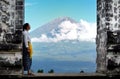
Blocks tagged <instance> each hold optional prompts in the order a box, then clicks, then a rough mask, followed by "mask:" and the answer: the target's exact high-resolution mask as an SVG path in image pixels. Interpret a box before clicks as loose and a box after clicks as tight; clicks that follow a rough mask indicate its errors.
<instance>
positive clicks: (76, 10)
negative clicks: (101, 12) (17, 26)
mask: <svg viewBox="0 0 120 79" xmlns="http://www.w3.org/2000/svg"><path fill="white" fill-rule="evenodd" d="M65 16H67V17H71V18H72V19H74V20H76V21H78V22H79V21H80V20H81V19H83V20H85V21H88V22H93V23H96V0H25V23H26V22H27V23H29V24H30V25H31V31H33V30H35V29H37V28H38V27H40V26H42V25H44V24H46V23H48V22H50V21H52V20H54V19H56V18H58V17H65Z"/></svg>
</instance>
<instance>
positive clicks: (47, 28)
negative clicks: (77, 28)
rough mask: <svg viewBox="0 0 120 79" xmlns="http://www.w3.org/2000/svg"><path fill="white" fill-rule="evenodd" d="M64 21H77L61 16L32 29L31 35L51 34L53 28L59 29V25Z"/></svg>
mask: <svg viewBox="0 0 120 79" xmlns="http://www.w3.org/2000/svg"><path fill="white" fill-rule="evenodd" d="M64 21H70V22H71V23H77V22H76V21H75V20H73V19H71V18H70V17H60V18H57V19H54V20H53V21H51V22H49V23H47V24H45V25H42V26H40V27H39V28H37V29H35V30H34V31H32V32H31V33H30V34H31V37H40V36H41V34H49V33H50V32H51V31H52V30H53V29H57V27H58V26H59V25H60V24H61V23H62V22H64Z"/></svg>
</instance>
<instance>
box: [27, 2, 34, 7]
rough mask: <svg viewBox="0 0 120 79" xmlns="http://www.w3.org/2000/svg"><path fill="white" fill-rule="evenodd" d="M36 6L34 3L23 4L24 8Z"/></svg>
mask: <svg viewBox="0 0 120 79" xmlns="http://www.w3.org/2000/svg"><path fill="white" fill-rule="evenodd" d="M33 5H36V3H25V7H28V6H33Z"/></svg>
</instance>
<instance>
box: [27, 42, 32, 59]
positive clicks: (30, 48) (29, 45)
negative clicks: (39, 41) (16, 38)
mask: <svg viewBox="0 0 120 79" xmlns="http://www.w3.org/2000/svg"><path fill="white" fill-rule="evenodd" d="M28 47H29V50H30V52H29V55H30V58H32V54H33V49H32V44H31V43H30V42H28Z"/></svg>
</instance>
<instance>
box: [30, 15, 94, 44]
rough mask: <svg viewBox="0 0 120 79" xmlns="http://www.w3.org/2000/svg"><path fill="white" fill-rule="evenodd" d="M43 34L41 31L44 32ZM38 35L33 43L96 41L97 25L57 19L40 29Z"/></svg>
mask: <svg viewBox="0 0 120 79" xmlns="http://www.w3.org/2000/svg"><path fill="white" fill-rule="evenodd" d="M43 30H44V32H42V33H41V31H43ZM34 32H36V34H37V35H34V36H35V37H33V39H32V41H33V42H34V41H37V42H58V41H61V40H79V41H81V40H82V41H95V37H96V24H95V23H88V22H87V21H84V20H80V22H76V21H74V20H73V19H71V18H69V17H64V18H57V19H55V20H53V21H51V22H50V23H48V24H45V25H44V26H42V27H40V28H38V29H37V30H36V31H34Z"/></svg>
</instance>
